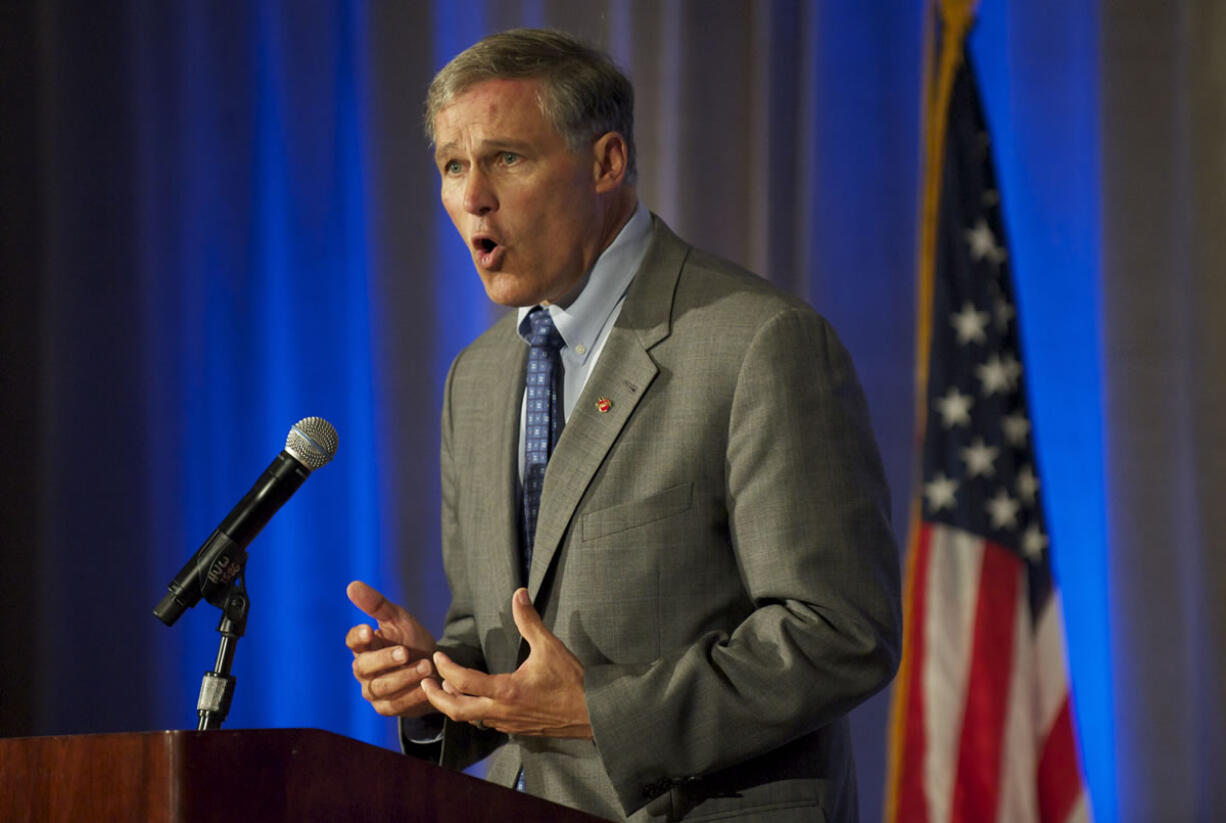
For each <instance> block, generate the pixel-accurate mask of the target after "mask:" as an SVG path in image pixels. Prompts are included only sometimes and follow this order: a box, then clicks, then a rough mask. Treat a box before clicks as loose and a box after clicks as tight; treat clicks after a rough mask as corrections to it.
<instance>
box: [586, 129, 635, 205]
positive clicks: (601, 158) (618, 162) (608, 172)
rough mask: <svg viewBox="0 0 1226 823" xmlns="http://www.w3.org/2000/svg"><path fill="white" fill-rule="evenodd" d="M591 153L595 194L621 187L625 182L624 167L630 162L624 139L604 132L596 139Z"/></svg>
mask: <svg viewBox="0 0 1226 823" xmlns="http://www.w3.org/2000/svg"><path fill="white" fill-rule="evenodd" d="M592 153H593V155H594V157H593V165H592V173H593V177H594V180H595V183H596V193H597V194H606V193H607V192H611V191H614V190H616V189H617V188H619V187H621V186H622V185H623V184H624V183H625V182H626V171H627V168H626V166H627V164H628V163H629V162H630V157H629V155H628V153H627V147H626V140H625V138H624V137H622V136H621V135H620V134H618V133H617V132H615V131H610V132H605V133H604V134H602V135H601V136H600V137H597V138H596V143H595V144H594V145H593V147H592Z"/></svg>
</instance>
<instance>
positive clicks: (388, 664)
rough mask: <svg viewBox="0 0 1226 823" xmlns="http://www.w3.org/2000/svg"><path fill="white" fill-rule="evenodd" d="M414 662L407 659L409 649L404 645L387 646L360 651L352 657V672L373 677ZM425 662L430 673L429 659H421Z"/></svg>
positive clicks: (358, 675)
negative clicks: (374, 649)
mask: <svg viewBox="0 0 1226 823" xmlns="http://www.w3.org/2000/svg"><path fill="white" fill-rule="evenodd" d="M410 662H416V661H410V660H409V650H408V649H406V648H405V647H404V646H389V647H388V648H386V649H378V650H376V651H369V652H362V653H360V654H356V655H354V657H353V673H354V675H355V676H356V677H357V678H358V679H359V680H361V679H363V678H369V677H374V676H376V675H379V674H381V673H383V672H386V671H390V670H392V669H398V668H400V667H401V666H404V665H405V664H406V663H410ZM423 662H424V663H425V664H426V674H429V673H430V670H431V666H430V661H428V660H425V661H423Z"/></svg>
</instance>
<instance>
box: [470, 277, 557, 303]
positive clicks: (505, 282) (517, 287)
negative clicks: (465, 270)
mask: <svg viewBox="0 0 1226 823" xmlns="http://www.w3.org/2000/svg"><path fill="white" fill-rule="evenodd" d="M477 274H479V275H481V285H483V286H485V296H486V297H488V298H489V299H490V300H492V301H493V302H495V303H497V304H498V305H500V306H506V307H507V308H511V309H518V308H523V307H525V306H535V305H536V304H537V303H540V302H541V300H542V298H541V297H539V296H537V295H536V294H535V293H534V292H532V291H531V290H530V289H527V288H525V285H526V284H525V283H524V282H523V280H522V279H521V278H519V277H517V276H516V275H514V274H511V273H510V272H505V271H490V270H488V269H482V268H480V267H478V269H477Z"/></svg>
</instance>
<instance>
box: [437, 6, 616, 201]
mask: <svg viewBox="0 0 1226 823" xmlns="http://www.w3.org/2000/svg"><path fill="white" fill-rule="evenodd" d="M495 79H503V80H517V79H533V80H538V81H540V84H541V91H542V94H541V96H540V105H541V113H542V114H544V116H545V118H546V119H547V120H549V121H550V123H552V124H553V127H554V128H556V129H557V130H558V133H559V134H561V135H562V137H563V139H565V140H566V144H567V145H568V146H569V147H570V149H571V151H580V150H581V149H583V148H585V147H587V146H589V145H591V143H592V141H594V140H595V139H596V138H598V137H600V136H601V135H602V134H605V133H607V132H611V131H615V132H617V133H618V134H620V135H621V136H622V138H623V139H625V141H626V155H627V156H626V179H627V180H628V181H630V182H633V180H634V173H635V152H634V87H633V86H632V85H630V81H629V80H628V79H627V78H626V75H624V74H623V73H622V71H621V69H619V68H618V67H617V65H616V64H615V63H614V62H613V59H612V58H611V57H609V55H607V54H605V53H604V52H602V51H600V50H599V49H595V48H592V47H591V46H588V45H586V44H584V43H583V42H581V41H579V40H577V39H575V38H574V37H572V36H570V35H569V34H566V33H564V32H560V31H555V30H552V29H511V30H510V31H504V32H500V33H498V34H492V35H490V36H489V37H486V38H485V39H483V40H480V41H478V42H477V43H474V44H473V45H471V46H469V47H468V48H467V49H465V50H464V51H462V52H460V53H459V54H457V55H456V56H455V57H453V58H452V60H451V62H450V63H448V64H447V65H446V66H443V68H442V69H441V70H440V71H439V73H438V74H436V75H435V76H434V80H433V81H432V82H431V83H430V90H429V92H428V93H427V94H426V136H427V137H429V138H430V143H431V145H433V144H434V143H435V133H434V119H435V117H437V116H438V113H439V111H440V110H442V109H443V108H445V107H446V106H447V104H448V103H450V102H451V101H452V100H454V99H455V98H456V97H457V96H458V95H460V94H463V93H464V92H465V91H467V90H468V89H470V88H472V87H473V86H475V85H477V84H478V83H482V82H484V81H486V80H495Z"/></svg>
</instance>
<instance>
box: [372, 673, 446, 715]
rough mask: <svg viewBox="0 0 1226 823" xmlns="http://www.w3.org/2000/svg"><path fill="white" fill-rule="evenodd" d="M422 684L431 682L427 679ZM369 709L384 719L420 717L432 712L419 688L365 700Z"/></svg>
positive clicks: (431, 707)
mask: <svg viewBox="0 0 1226 823" xmlns="http://www.w3.org/2000/svg"><path fill="white" fill-rule="evenodd" d="M422 682H423V683H427V682H433V681H431V680H429V678H427V679H426V680H423V681H422ZM367 699H368V700H370V705H371V707H372V708H373V709H374V710H375V711H376V712H377V713H378V714H380V715H382V716H384V717H421V716H422V715H423V714H427V713H429V712H432V711H434V707H433V706H431V705H430V702H429V701H428V700H426V693H425V692H424V691H423V690H422V689H419V688H412V689H405V690H403V691H400V692H397V693H395V694H392V695H389V696H387V697H383V698H374V699H371V698H367Z"/></svg>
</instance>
